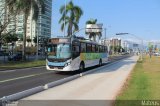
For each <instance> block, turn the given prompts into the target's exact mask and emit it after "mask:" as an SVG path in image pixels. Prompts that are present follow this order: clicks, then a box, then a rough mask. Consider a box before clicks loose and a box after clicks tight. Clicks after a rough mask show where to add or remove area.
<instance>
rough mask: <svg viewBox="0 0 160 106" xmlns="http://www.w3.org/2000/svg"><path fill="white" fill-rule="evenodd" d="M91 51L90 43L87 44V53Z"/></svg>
mask: <svg viewBox="0 0 160 106" xmlns="http://www.w3.org/2000/svg"><path fill="white" fill-rule="evenodd" d="M91 52H92V45H91V44H87V53H91Z"/></svg>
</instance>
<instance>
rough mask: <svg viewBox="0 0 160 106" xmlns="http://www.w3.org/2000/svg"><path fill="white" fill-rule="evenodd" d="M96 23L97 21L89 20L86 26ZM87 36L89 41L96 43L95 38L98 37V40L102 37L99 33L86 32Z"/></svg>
mask: <svg viewBox="0 0 160 106" xmlns="http://www.w3.org/2000/svg"><path fill="white" fill-rule="evenodd" d="M96 23H97V19H90V20H88V21H87V22H86V25H87V24H96ZM86 34H87V35H89V39H90V40H91V39H92V38H93V41H96V36H98V37H99V39H100V38H101V36H102V33H101V32H86Z"/></svg>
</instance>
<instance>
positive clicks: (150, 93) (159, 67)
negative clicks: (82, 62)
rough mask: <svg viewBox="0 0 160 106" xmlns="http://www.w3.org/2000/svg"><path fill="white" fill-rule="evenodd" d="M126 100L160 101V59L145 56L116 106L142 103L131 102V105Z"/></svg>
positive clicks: (131, 76)
mask: <svg viewBox="0 0 160 106" xmlns="http://www.w3.org/2000/svg"><path fill="white" fill-rule="evenodd" d="M123 100H124V101H123ZM125 100H139V101H141V100H160V57H152V58H151V59H150V58H149V56H145V57H144V60H143V62H137V64H136V66H135V68H134V69H133V71H132V73H131V75H130V78H129V79H128V81H127V82H126V84H125V85H124V87H123V89H122V91H121V93H120V94H119V95H118V96H117V98H116V106H138V105H137V104H136V103H140V102H131V101H130V104H129V102H127V101H125ZM124 103H125V104H124ZM133 103H134V104H133Z"/></svg>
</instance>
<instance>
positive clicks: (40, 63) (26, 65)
mask: <svg viewBox="0 0 160 106" xmlns="http://www.w3.org/2000/svg"><path fill="white" fill-rule="evenodd" d="M45 64H46V61H45V60H36V61H18V62H15V61H14V62H7V63H0V70H6V69H19V68H30V67H37V66H44V65H45Z"/></svg>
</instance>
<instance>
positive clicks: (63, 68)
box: [46, 65, 73, 72]
mask: <svg viewBox="0 0 160 106" xmlns="http://www.w3.org/2000/svg"><path fill="white" fill-rule="evenodd" d="M46 69H47V70H52V71H64V72H65V71H66V72H67V71H73V70H72V68H71V67H70V66H67V67H61V68H59V67H56V66H55V67H53V68H51V67H49V66H48V65H46Z"/></svg>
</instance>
